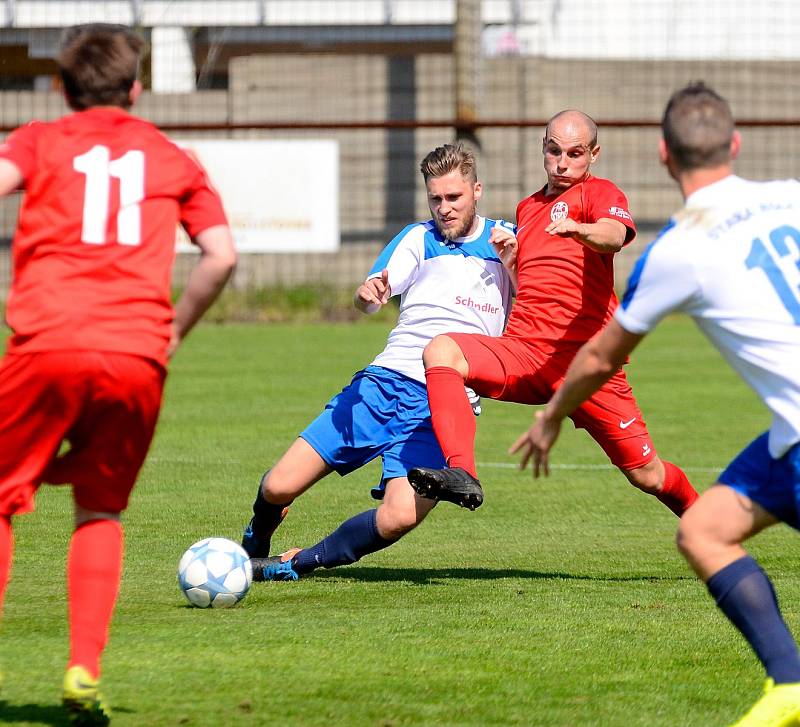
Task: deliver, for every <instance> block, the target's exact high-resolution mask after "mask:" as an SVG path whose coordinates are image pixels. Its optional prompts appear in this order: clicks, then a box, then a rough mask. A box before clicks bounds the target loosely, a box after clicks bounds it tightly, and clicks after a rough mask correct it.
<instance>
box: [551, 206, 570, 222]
mask: <svg viewBox="0 0 800 727" xmlns="http://www.w3.org/2000/svg"><path fill="white" fill-rule="evenodd" d="M568 215H569V206H568V205H567V203H566V202H556V203H555V204H554V205H553V206H552V207H551V209H550V219H551V220H553V222H558V221H559V220H565V219H567V216H568Z"/></svg>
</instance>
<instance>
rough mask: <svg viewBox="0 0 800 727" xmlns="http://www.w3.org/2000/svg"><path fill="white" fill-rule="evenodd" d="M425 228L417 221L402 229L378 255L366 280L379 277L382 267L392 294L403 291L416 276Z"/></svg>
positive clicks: (421, 254) (420, 260) (422, 250)
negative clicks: (386, 274)
mask: <svg viewBox="0 0 800 727" xmlns="http://www.w3.org/2000/svg"><path fill="white" fill-rule="evenodd" d="M425 230H426V227H425V225H424V224H422V223H418V222H417V223H414V224H412V225H408V226H407V227H406V228H405V229H403V230H402V231H401V232H400V234H398V235H397V236H396V237H395V238H394V239H393V240H392V241H391V242H389V244H388V245H386V247H385V248H384V249H383V251H382V252H381V254H380V255H378V257H377V259H376V260H375V263H374V264H373V265H372V268H371V269H370V271H369V274H368V275H367V280H369V279H370V278H377V277H380V274H381V272H382V271H383V270H384V269H385V270H388V271H389V287H390V288H391V290H392V295H393V296H395V295H401V294H402V293H405V292H406V290H408V288H409V286H410V285H411V284H412V283H413V282H414V280H415V278H416V277H417V273H418V272H419V266H420V263H421V262H422V260H423V253H424V249H425V248H424V239H425Z"/></svg>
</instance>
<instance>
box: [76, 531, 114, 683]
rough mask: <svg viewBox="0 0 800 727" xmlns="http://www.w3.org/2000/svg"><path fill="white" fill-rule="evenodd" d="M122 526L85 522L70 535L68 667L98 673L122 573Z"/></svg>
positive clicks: (93, 674)
mask: <svg viewBox="0 0 800 727" xmlns="http://www.w3.org/2000/svg"><path fill="white" fill-rule="evenodd" d="M122 543H123V532H122V526H121V525H120V523H119V522H117V521H116V520H89V521H88V522H85V523H83V524H82V525H79V526H78V527H77V528H76V530H75V532H74V533H73V534H72V540H71V541H70V545H69V556H68V558H67V590H68V593H69V625H70V656H69V666H70V667H71V666H75V665H78V664H79V665H80V666H83V667H84V668H86V669H87V670H88V671H89V673H90V674H91V675H92V676H93V677H97V676H98V675H99V674H100V655H101V654H102V652H103V649H104V648H105V645H106V641H108V626H109V623H110V622H111V615H112V613H113V612H114V604H115V603H116V601H117V594H118V592H119V581H120V577H121V574H122Z"/></svg>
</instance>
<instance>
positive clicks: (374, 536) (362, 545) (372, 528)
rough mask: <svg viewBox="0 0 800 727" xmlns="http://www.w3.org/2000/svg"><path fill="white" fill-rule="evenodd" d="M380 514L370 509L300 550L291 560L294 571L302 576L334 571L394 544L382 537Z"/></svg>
mask: <svg viewBox="0 0 800 727" xmlns="http://www.w3.org/2000/svg"><path fill="white" fill-rule="evenodd" d="M377 512H378V511H377V510H367V511H366V512H362V513H360V514H358V515H356V516H354V517H351V518H350V519H349V520H345V521H344V522H343V523H342V524H341V525H340V526H339V527H338V528H337V529H336V530H334V531H333V532H332V533H331V534H330V535H328V537H326V538H323V539H322V540H320V541H319V543H317V544H316V545H314V546H312V547H311V548H305V549H304V550H301V551H300V552H299V553H298V554H297V555H296V556H294V558H292V564H293V566H294V569H295V570H296V571H297V572H298V573H300V574H301V575H302V574H303V573H310V572H311V571H312V570H315V569H316V568H335V567H336V566H338V565H347V564H348V563H355V562H356V561H357V560H359V559H361V558H363V557H364V556H365V555H369V554H370V553H374V552H376V551H378V550H382V549H383V548H385V547H387V546H389V545H391V544H392V543H393V542H395V541H394V540H386V539H385V538H382V537H381V535H380V533H379V532H378V524H377V522H376V513H377Z"/></svg>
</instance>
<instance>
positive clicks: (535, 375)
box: [447, 333, 656, 470]
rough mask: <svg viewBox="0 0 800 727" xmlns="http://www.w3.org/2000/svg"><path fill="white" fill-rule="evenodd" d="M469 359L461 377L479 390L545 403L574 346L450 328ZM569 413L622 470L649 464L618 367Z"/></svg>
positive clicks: (643, 431) (646, 442) (645, 440)
mask: <svg viewBox="0 0 800 727" xmlns="http://www.w3.org/2000/svg"><path fill="white" fill-rule="evenodd" d="M447 335H448V337H449V338H452V339H453V340H454V341H455V342H456V343H457V344H458V346H459V348H460V349H461V351H462V353H463V354H464V357H465V358H466V359H467V365H468V366H469V374H468V375H467V378H466V381H465V383H466V384H467V386H469V387H471V388H473V389H475V391H476V392H477V393H478V394H479V395H480V396H485V397H487V398H490V399H498V400H500V401H513V402H517V403H519V404H546V403H547V402H548V401H550V398H551V397H552V396H553V392H554V391H555V389H557V388H558V386H559V385H560V384H561V382H562V381H563V380H564V376H565V374H566V373H567V368H568V367H569V364H570V362H571V361H572V359H573V358H574V356H575V354H576V353H577V349H576V348H570V349H569V350H567V351H563V352H556V353H552V354H545V353H543V352H542V351H541V350H540V349H538V348H537V347H536V344H535V343H532V342H530V343H529V342H526V341H524V340H522V339H519V338H505V337H500V338H493V337H491V336H482V335H479V334H470V333H448V334H447ZM570 419H572V421H573V422H574V424H575V426H576V427H577V428H579V429H585V430H586V431H587V432H589V434H591V435H592V437H593V438H594V440H595V441H596V442H597V443H598V444H599V445H600V446H601V447H602V448H603V451H604V452H605V453H606V455H608V458H609V459H610V460H611V462H612V463H613V464H614V465H616V466H617V467H619V468H620V469H623V470H632V469H636V468H637V467H642V466H643V465H645V464H647V463H648V462H649V461H650V460H652V459H653V457H655V456H656V451H655V447H653V442H652V440H651V439H650V435H649V434H648V432H647V427H646V426H645V423H644V419H642V413H641V412H640V411H639V407H638V406H637V404H636V399H634V397H633V392H632V391H631V387H630V386H629V385H628V380H627V379H626V378H625V373H624V372H623V371H622V370H620V371H618V372H617V373H616V374H614V376H612V377H611V379H610V380H609V381H608V382H606V383H605V384H604V385H603V386H602V388H600V389H599V390H598V391H597V392H596V393H595V394H594V395H593V396H592V397H591V398H590V399H587V400H586V401H585V402H584V403H583V404H582V405H581V406H580V407H578V409H576V410H575V411H574V412H573V413H572V415H571V416H570Z"/></svg>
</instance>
